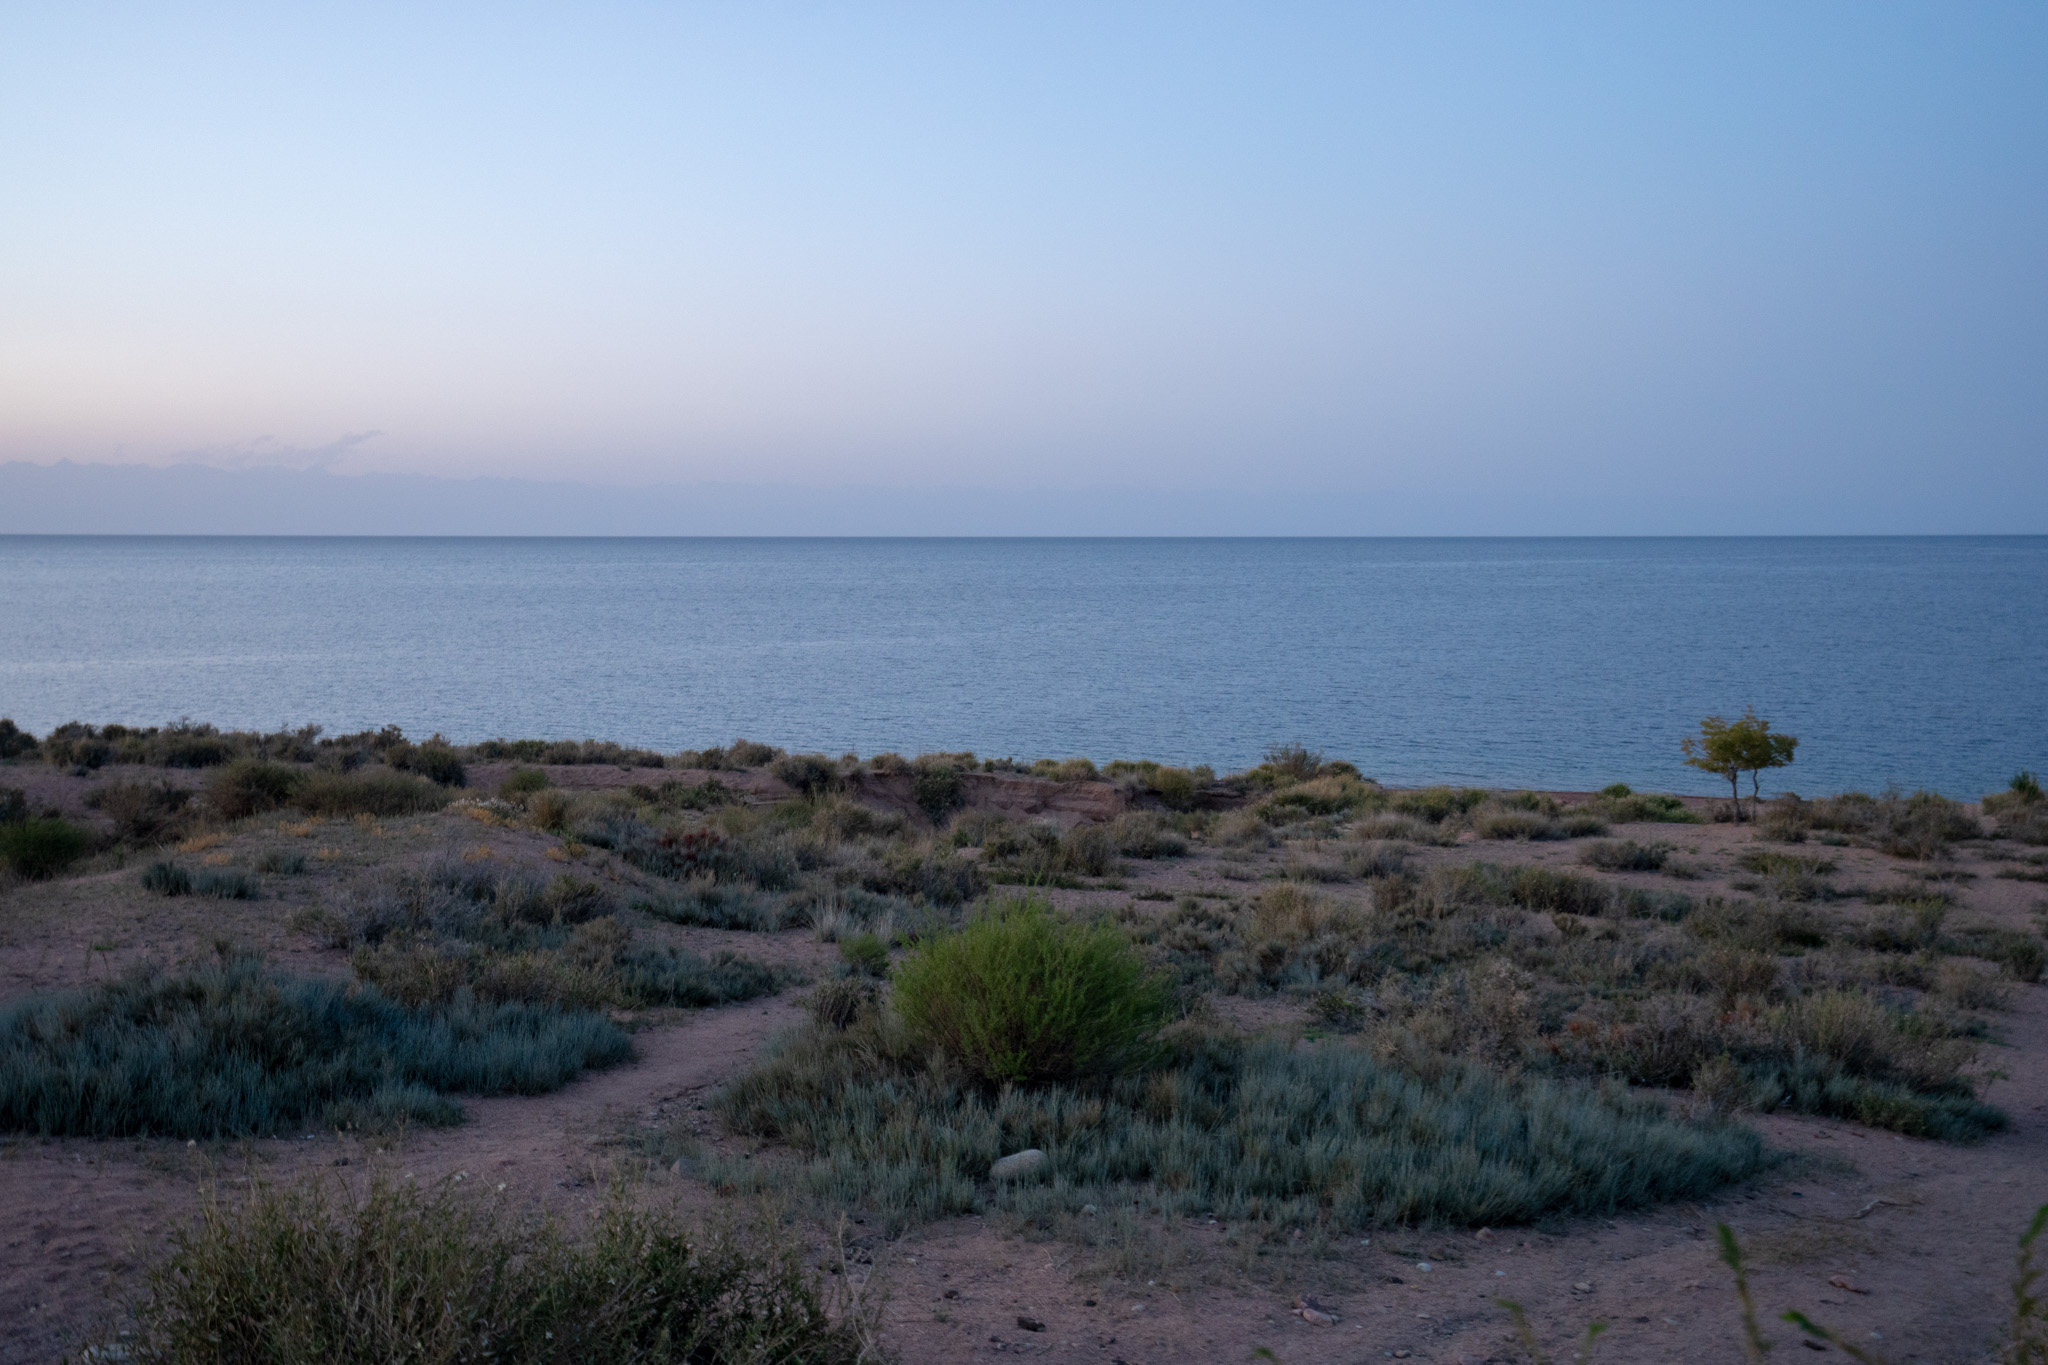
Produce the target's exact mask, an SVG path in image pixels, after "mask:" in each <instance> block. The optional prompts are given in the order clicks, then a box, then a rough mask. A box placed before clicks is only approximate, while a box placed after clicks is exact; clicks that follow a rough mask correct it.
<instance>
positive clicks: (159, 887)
mask: <svg viewBox="0 0 2048 1365" xmlns="http://www.w3.org/2000/svg"><path fill="white" fill-rule="evenodd" d="M142 889H143V890H145V891H149V892H153V893H155V894H156V895H159V896H189V895H191V894H192V874H191V873H190V872H187V871H186V870H185V869H184V868H182V867H179V866H178V865H177V864H176V863H151V864H150V865H149V868H148V870H147V871H145V872H144V873H143V874H142Z"/></svg>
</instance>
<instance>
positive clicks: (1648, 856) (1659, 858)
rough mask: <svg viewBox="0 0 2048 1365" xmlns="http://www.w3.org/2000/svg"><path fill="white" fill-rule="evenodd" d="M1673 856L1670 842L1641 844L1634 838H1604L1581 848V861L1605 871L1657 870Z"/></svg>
mask: <svg viewBox="0 0 2048 1365" xmlns="http://www.w3.org/2000/svg"><path fill="white" fill-rule="evenodd" d="M1670 856H1671V845H1669V844H1639V843H1637V842H1636V841H1635V840H1633V839H1602V840H1600V841H1599V842H1597V843H1591V844H1588V845H1586V846H1585V847H1584V848H1582V849H1580V850H1579V861H1580V862H1582V863H1584V864H1586V866H1588V867H1597V868H1599V869H1600V870H1601V871H1603V872H1656V871H1658V870H1660V869H1661V868H1662V867H1663V866H1664V863H1665V861H1666V860H1667V859H1669V858H1670Z"/></svg>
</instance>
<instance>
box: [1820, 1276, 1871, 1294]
mask: <svg viewBox="0 0 2048 1365" xmlns="http://www.w3.org/2000/svg"><path fill="white" fill-rule="evenodd" d="M1828 1283H1829V1284H1831V1285H1833V1286H1834V1287H1835V1288H1837V1289H1846V1290H1848V1291H1849V1292H1850V1293H1851V1294H1868V1293H1869V1292H1870V1291H1869V1290H1868V1289H1858V1288H1857V1287H1856V1286H1855V1285H1854V1284H1853V1283H1851V1281H1850V1279H1849V1277H1848V1276H1847V1275H1830V1276H1828Z"/></svg>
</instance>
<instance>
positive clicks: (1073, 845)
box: [981, 823, 1117, 887]
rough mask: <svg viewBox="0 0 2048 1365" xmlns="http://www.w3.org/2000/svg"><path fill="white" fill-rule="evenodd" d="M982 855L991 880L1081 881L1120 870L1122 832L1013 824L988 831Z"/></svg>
mask: <svg viewBox="0 0 2048 1365" xmlns="http://www.w3.org/2000/svg"><path fill="white" fill-rule="evenodd" d="M981 847H982V853H983V860H984V863H985V864H986V866H987V868H988V875H989V877H990V878H991V879H992V880H995V881H999V882H1008V883H1011V884H1013V885H1023V886H1069V887H1071V886H1079V885H1081V882H1080V880H1079V879H1080V878H1083V877H1106V876H1109V875H1110V874H1111V873H1113V872H1114V871H1116V855H1117V837H1116V835H1115V833H1114V832H1113V831H1112V830H1111V829H1109V828H1107V827H1105V826H1102V825H1094V824H1085V823H1084V824H1078V825H1075V826H1074V827H1073V828H1072V829H1069V830H1067V831H1066V832H1065V833H1064V834H1062V833H1061V832H1060V831H1058V830H1057V829H1055V828H1053V827H1052V826H1051V825H1018V824H1011V825H1009V826H1007V827H1005V828H1003V829H1000V830H997V831H994V832H992V833H990V834H988V835H987V836H986V837H985V838H984V840H983V842H982V845H981Z"/></svg>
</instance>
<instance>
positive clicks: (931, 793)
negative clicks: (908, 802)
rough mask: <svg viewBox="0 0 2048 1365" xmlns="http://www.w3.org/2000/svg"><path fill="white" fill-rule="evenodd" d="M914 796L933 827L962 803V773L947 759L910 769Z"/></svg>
mask: <svg viewBox="0 0 2048 1365" xmlns="http://www.w3.org/2000/svg"><path fill="white" fill-rule="evenodd" d="M910 794H911V797H912V799H914V800H915V801H916V802H917V807H918V809H919V810H921V811H923V812H924V813H925V816H926V817H927V818H928V819H930V820H931V822H932V823H933V824H935V825H936V824H938V823H939V822H941V821H942V820H944V819H945V818H946V817H947V816H948V815H950V814H951V813H952V812H953V811H954V810H955V809H956V808H957V807H958V806H959V805H960V803H961V801H962V799H963V797H962V795H961V784H960V770H959V769H958V768H956V767H954V766H953V764H952V763H951V762H950V761H949V760H947V759H945V758H933V757H929V756H927V757H924V758H920V759H918V760H917V761H916V762H915V763H913V764H911V766H910Z"/></svg>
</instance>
